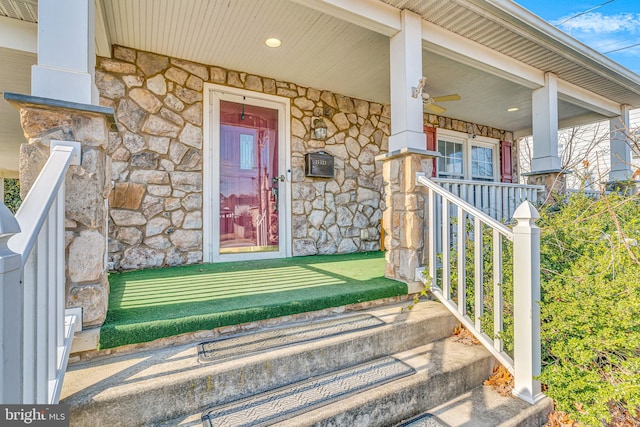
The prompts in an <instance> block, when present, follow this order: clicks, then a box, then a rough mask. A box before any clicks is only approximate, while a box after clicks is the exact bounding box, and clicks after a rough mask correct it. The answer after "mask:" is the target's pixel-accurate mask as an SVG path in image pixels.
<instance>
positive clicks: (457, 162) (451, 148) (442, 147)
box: [438, 139, 464, 179]
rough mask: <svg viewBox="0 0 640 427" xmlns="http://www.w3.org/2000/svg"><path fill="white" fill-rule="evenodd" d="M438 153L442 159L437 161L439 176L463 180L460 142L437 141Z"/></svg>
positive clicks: (462, 158)
mask: <svg viewBox="0 0 640 427" xmlns="http://www.w3.org/2000/svg"><path fill="white" fill-rule="evenodd" d="M438 151H439V152H440V154H442V157H440V158H439V159H438V170H439V171H440V176H443V177H445V176H446V177H447V178H458V179H463V178H464V151H463V144H462V143H460V142H453V141H446V140H441V139H439V140H438Z"/></svg>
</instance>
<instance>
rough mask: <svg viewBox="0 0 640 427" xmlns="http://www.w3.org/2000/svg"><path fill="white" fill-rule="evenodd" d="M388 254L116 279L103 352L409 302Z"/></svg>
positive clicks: (103, 330)
mask: <svg viewBox="0 0 640 427" xmlns="http://www.w3.org/2000/svg"><path fill="white" fill-rule="evenodd" d="M384 267H385V260H384V252H362V253H355V254H344V255H316V256H309V257H295V258H286V259H275V260H262V261H241V262H233V263H216V264H198V265H190V266H183V267H170V268H161V269H151V270H140V271H131V272H125V273H112V274H110V275H109V284H110V286H111V293H110V297H109V310H108V312H107V319H106V321H105V323H104V325H103V326H102V328H101V330H100V341H99V348H100V349H105V348H112V347H117V346H122V345H127V344H137V343H143V342H149V341H153V340H156V339H159V338H164V337H170V336H174V335H179V334H184V333H188V332H196V331H201V330H211V329H214V328H219V327H222V326H229V325H238V324H242V323H247V322H254V321H258V320H264V319H271V318H274V317H280V316H287V315H292V314H298V313H305V312H310V311H316V310H322V309H326V308H331V307H340V306H344V305H348V304H356V303H361V302H364V301H373V300H377V299H381V298H389V297H395V296H399V295H406V294H407V292H408V290H407V285H406V284H404V283H401V282H397V281H395V280H391V279H387V278H385V277H384Z"/></svg>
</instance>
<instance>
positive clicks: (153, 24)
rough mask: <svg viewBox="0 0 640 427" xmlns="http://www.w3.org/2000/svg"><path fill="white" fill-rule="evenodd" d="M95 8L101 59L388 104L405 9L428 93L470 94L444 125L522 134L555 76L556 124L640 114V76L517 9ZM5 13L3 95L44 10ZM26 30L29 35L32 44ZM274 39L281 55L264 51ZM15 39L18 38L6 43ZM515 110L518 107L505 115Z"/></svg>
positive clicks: (492, 5)
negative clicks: (246, 76)
mask: <svg viewBox="0 0 640 427" xmlns="http://www.w3.org/2000/svg"><path fill="white" fill-rule="evenodd" d="M94 1H95V6H96V7H95V12H96V23H95V30H96V51H97V52H98V55H101V56H105V55H109V53H110V51H111V46H112V45H113V44H118V45H123V46H129V47H133V48H136V49H140V50H147V51H151V52H155V53H159V54H164V55H168V56H172V57H177V58H183V59H187V60H191V61H194V62H200V63H203V64H207V65H217V66H221V67H225V68H229V69H234V70H238V71H243V72H247V73H252V74H257V75H261V76H265V77H271V78H274V79H277V80H281V81H287V82H293V83H296V84H298V85H301V86H308V87H314V88H317V89H321V90H329V91H333V92H335V93H339V94H343V95H347V96H352V97H356V98H361V99H366V100H370V101H375V102H380V103H388V102H389V99H390V94H389V86H390V85H389V38H390V37H392V36H393V35H395V34H397V33H398V32H399V31H400V29H401V20H400V13H401V10H402V9H404V8H409V9H410V10H411V11H412V12H414V13H416V14H418V15H419V16H420V17H421V18H422V19H423V37H422V38H423V70H422V72H423V74H424V75H426V76H427V78H428V82H427V85H428V88H427V89H428V91H429V93H430V94H431V95H432V96H439V95H445V94H449V93H459V94H460V95H461V96H462V101H459V102H450V103H447V104H443V106H445V107H446V108H447V109H448V110H447V112H446V113H445V114H444V115H445V116H448V117H451V118H454V119H459V120H465V121H469V122H474V123H478V124H482V125H487V126H492V127H496V128H501V129H505V130H511V131H514V132H515V133H516V135H526V134H528V133H530V131H531V117H532V111H531V93H532V90H535V89H537V88H540V87H542V85H543V84H544V75H545V73H547V72H551V73H554V74H555V75H556V76H557V78H558V91H559V94H558V99H559V108H558V110H559V120H560V127H564V126H574V125H580V124H585V123H592V122H594V121H598V120H603V119H607V118H609V117H615V116H617V115H618V114H619V112H620V109H621V107H622V106H623V105H628V106H630V107H632V108H636V107H640V77H639V76H638V75H636V74H634V73H633V72H631V71H629V70H627V69H625V68H624V67H622V66H620V65H619V64H617V63H615V62H614V61H611V60H610V59H608V58H606V57H605V56H603V55H601V54H599V53H598V52H596V51H594V50H593V49H591V48H589V47H588V46H585V45H584V44H582V43H580V42H578V41H577V40H575V39H573V38H571V37H570V36H568V35H566V34H564V33H563V32H562V31H560V30H558V29H557V28H555V27H553V26H552V25H550V24H548V23H546V22H545V21H543V20H542V19H540V18H539V17H537V16H535V15H534V14H532V13H530V12H529V11H527V10H526V9H524V8H522V7H520V6H519V5H517V4H516V3H514V2H512V1H511V0H414V1H411V2H407V1H406V0H270V1H268V2H256V1H254V0H234V1H231V2H230V1H227V0H224V1H223V0H211V1H206V2H193V1H190V0H94ZM2 4H3V5H4V4H14V5H15V7H14V12H15V15H16V16H12V15H11V14H10V13H8V12H6V11H5V12H2V10H0V12H2V13H0V14H4V15H6V16H7V17H5V18H4V20H8V22H9V21H11V22H10V25H9V26H5V25H0V46H4V47H5V48H6V47H7V45H10V46H13V47H11V48H10V49H11V50H10V52H11V53H13V54H18V55H22V62H21V64H23V65H21V66H20V67H21V68H20V70H21V73H22V79H23V83H22V86H21V87H16V85H12V86H10V87H7V86H6V82H7V80H6V78H5V75H4V73H7V72H8V71H7V70H5V71H3V70H1V69H0V74H2V84H3V87H2V91H12V92H20V91H24V88H25V87H26V88H28V87H29V83H28V80H29V75H28V74H29V72H28V71H27V72H25V69H26V67H25V66H24V63H25V62H29V61H31V63H33V61H34V59H35V55H34V53H33V51H34V50H35V48H34V45H35V41H34V36H33V35H34V34H35V33H36V31H35V24H34V23H29V22H28V20H29V19H31V18H29V17H30V16H31V17H32V18H33V16H37V13H35V12H37V2H36V1H35V0H5V1H4V2H3V3H2ZM12 13H13V12H12ZM34 13H35V14H34ZM17 14H22V16H17ZM34 20H35V19H32V21H34ZM3 22H4V21H3ZM7 29H9V30H7ZM20 31H26V34H30V36H29V37H27V38H26V39H24V40H23V41H22V42H24V43H25V45H20V44H19V42H20V40H19V39H20V38H19V37H16V34H18V33H19V32H20ZM3 32H4V34H5V36H3ZM274 35H276V36H278V37H280V38H281V39H282V40H283V44H282V47H280V48H278V49H270V48H267V47H265V46H264V40H265V39H266V38H267V37H270V36H274ZM7 37H9V38H11V37H12V38H13V41H11V42H4V43H3V42H2V40H9V39H8V38H7ZM2 52H4V53H6V52H7V51H6V50H3V51H2ZM2 52H0V53H2ZM25 82H26V83H25ZM26 92H28V90H27V91H26ZM511 106H517V107H518V108H519V110H518V111H517V112H515V113H509V112H507V111H506V110H507V108H508V107H511ZM9 108H10V107H9ZM11 113H12V114H15V111H12V112H11ZM18 127H19V126H18ZM18 138H21V136H19V135H18ZM4 143H5V141H4V140H3V141H0V145H3V144H4ZM0 168H2V166H0Z"/></svg>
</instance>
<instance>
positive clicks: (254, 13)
mask: <svg viewBox="0 0 640 427" xmlns="http://www.w3.org/2000/svg"><path fill="white" fill-rule="evenodd" d="M12 4H16V5H18V4H20V5H22V6H24V8H25V10H28V11H29V10H30V11H31V12H33V13H32V14H31V17H30V18H28V14H27V15H25V16H23V17H21V18H20V19H21V21H20V23H19V24H18V23H16V22H10V21H14V20H16V18H15V17H11V19H10V18H7V19H8V21H7V22H8V23H10V24H11V25H9V26H7V27H5V28H7V29H10V30H13V32H12V34H14V35H15V34H19V32H20V31H26V32H27V33H28V34H31V36H33V37H31V38H26V39H25V38H17V37H14V38H7V39H6V40H8V41H7V42H6V44H7V46H5V47H4V48H3V49H8V50H12V51H11V52H5V53H7V54H8V53H14V52H13V50H17V51H19V52H18V56H19V57H20V58H21V59H22V60H23V62H22V66H23V67H24V69H27V70H28V65H25V64H26V63H28V62H29V59H31V61H32V62H33V64H34V66H33V69H32V71H31V72H23V73H21V76H20V77H22V79H20V78H18V77H16V78H15V81H16V82H18V80H20V81H21V83H22V84H23V85H24V79H25V78H30V80H31V82H30V87H31V90H30V95H27V96H20V95H15V94H14V95H11V94H8V93H6V92H10V91H5V98H7V99H9V100H10V101H11V102H12V103H13V104H14V106H15V107H16V109H17V110H18V111H19V114H18V113H17V112H16V111H14V110H10V109H7V111H5V113H6V116H4V117H7V118H8V119H7V120H9V121H11V122H12V123H14V124H15V123H18V122H20V121H21V123H22V128H21V129H16V126H14V128H13V129H14V132H13V133H11V134H10V135H7V136H6V138H5V139H3V140H2V141H0V147H7V150H9V151H8V152H11V153H12V155H8V156H3V157H2V160H3V161H6V162H7V165H5V166H0V167H1V168H3V169H5V170H8V171H14V172H15V171H17V170H18V169H20V171H19V173H20V177H21V181H22V183H23V188H24V191H25V193H26V191H27V190H28V189H29V187H31V186H32V184H33V183H34V182H35V179H36V176H37V175H38V172H39V170H40V168H41V167H42V165H43V164H44V163H45V161H46V159H47V158H48V157H49V152H50V151H51V152H53V151H55V150H53V149H52V147H54V146H55V145H56V144H55V143H54V141H58V140H63V141H67V140H71V141H73V142H78V143H80V144H81V148H78V147H77V146H76V147H74V148H73V150H74V153H73V154H69V153H67V154H69V155H73V156H74V158H75V160H76V161H78V162H80V163H79V164H78V165H76V166H73V167H72V169H70V173H69V177H68V182H69V186H68V188H67V190H66V191H67V193H66V194H67V197H66V200H65V194H64V192H63V193H61V199H62V201H60V200H58V201H56V202H55V203H58V204H57V205H56V206H57V209H58V210H59V211H58V216H57V217H56V219H55V224H56V225H55V227H56V230H57V231H56V232H57V233H58V235H57V238H56V244H57V245H58V246H56V248H57V250H58V251H59V252H60V253H61V254H64V255H65V257H64V259H56V260H55V262H56V263H57V267H56V268H58V271H57V272H56V280H55V282H56V286H57V287H59V288H60V289H59V290H61V294H62V295H63V297H62V299H61V301H62V305H63V306H65V305H66V306H68V307H76V308H81V309H82V319H83V324H84V327H85V328H86V329H87V330H91V329H96V328H97V327H99V326H100V325H102V324H103V322H104V321H105V319H106V318H107V317H108V314H107V313H108V300H109V284H108V281H107V271H108V270H120V269H125V270H129V269H136V270H144V269H146V268H155V267H164V266H172V267H173V266H179V265H186V264H199V263H201V262H211V261H215V262H224V261H230V260H239V259H243V258H247V257H252V258H264V259H269V261H268V262H269V263H277V262H278V258H284V259H286V258H291V257H296V256H303V255H318V254H333V253H349V252H358V251H370V250H375V249H378V248H379V246H378V242H379V233H381V231H382V230H381V229H380V228H379V220H380V219H382V221H383V225H382V229H383V230H384V234H385V247H386V248H387V250H388V251H387V253H386V255H385V256H386V258H385V275H386V277H388V278H392V279H396V280H400V281H402V282H405V283H407V284H408V285H409V286H411V288H410V289H411V291H415V290H416V289H418V290H419V289H422V286H423V285H422V283H421V280H420V279H421V278H420V277H419V276H418V275H416V271H417V270H418V269H421V268H424V267H425V266H426V267H428V268H431V269H435V263H436V259H437V249H436V247H437V244H435V243H430V242H433V236H434V234H435V230H436V226H437V225H442V224H445V227H443V230H444V231H443V232H442V233H441V234H442V236H446V235H447V230H446V228H447V226H448V225H449V222H448V221H449V220H448V218H449V213H448V211H447V210H446V209H445V208H442V209H440V210H439V212H440V215H441V221H440V222H441V224H436V222H437V221H436V220H435V218H436V214H435V213H433V212H434V211H433V209H434V205H435V203H436V202H435V201H434V200H435V199H434V198H432V199H431V201H429V199H428V198H427V195H426V191H424V190H420V189H417V188H416V187H417V186H418V178H417V177H419V176H421V177H422V178H424V176H426V177H432V178H437V179H440V180H441V182H442V183H443V185H450V186H451V187H450V188H454V187H455V188H458V189H459V191H460V193H459V194H458V195H460V196H462V195H463V191H466V194H467V195H468V196H469V199H468V200H467V201H471V200H474V201H473V203H474V204H475V199H477V200H479V201H478V204H479V205H482V203H485V202H486V206H485V207H487V208H489V209H491V210H493V211H494V213H495V212H497V211H495V210H496V209H497V207H498V205H499V206H501V207H505V206H506V205H507V204H509V205H510V206H511V208H509V209H510V211H509V212H510V213H511V214H512V213H513V211H514V210H515V209H514V207H515V201H512V200H511V196H510V194H511V193H510V192H511V191H512V190H513V191H512V193H514V194H515V190H516V189H517V190H518V191H520V190H522V192H521V193H519V194H521V195H520V196H518V197H520V199H519V200H518V201H522V200H523V199H527V200H533V198H534V196H533V194H534V193H535V194H536V196H535V197H537V189H538V188H539V187H538V188H537V187H524V186H522V185H519V184H518V182H519V181H520V176H519V175H520V174H519V169H518V166H517V146H516V145H514V143H515V142H516V141H517V138H518V137H519V136H524V135H530V134H533V136H534V158H533V163H532V165H533V171H532V173H531V177H530V178H529V179H530V180H531V181H532V183H535V184H538V185H544V186H545V190H546V191H550V190H552V189H554V188H555V186H556V184H557V183H560V184H561V182H562V176H563V174H564V171H562V170H559V161H558V159H559V155H558V141H557V129H558V128H559V127H564V126H572V125H580V124H585V123H591V122H593V121H597V120H603V119H605V120H610V123H611V133H612V138H611V153H612V154H611V156H612V157H611V159H612V164H613V165H614V168H613V169H612V174H611V175H610V179H612V180H613V179H626V178H628V177H630V167H629V162H627V161H626V159H628V157H629V149H628V145H627V144H626V141H625V139H626V135H625V134H624V127H625V125H628V111H629V108H630V106H631V107H633V106H638V105H640V82H639V81H638V77H637V76H635V75H633V74H632V73H630V72H628V71H627V70H625V69H623V68H622V67H620V66H619V65H617V64H615V63H613V62H611V61H609V60H608V59H607V58H605V57H602V56H600V55H598V54H596V53H595V52H593V51H591V50H590V49H589V48H587V47H585V46H583V45H580V44H578V43H577V42H575V41H574V40H572V39H570V38H569V37H567V36H566V35H564V34H562V33H560V32H559V31H558V30H557V29H555V28H553V27H551V26H550V25H548V24H547V23H545V22H543V21H541V20H540V19H538V18H537V17H535V16H534V15H532V14H530V13H529V12H528V11H526V10H525V9H523V8H521V7H519V6H518V5H517V4H515V3H513V2H511V1H504V0H491V1H470V2H462V1H460V2H458V1H455V2H451V1H438V0H425V1H422V2H415V3H413V4H412V5H409V6H407V5H406V2H403V1H394V0H385V1H374V0H356V1H349V2H342V1H337V0H336V1H334V0H314V1H306V0H295V1H289V0H277V1H270V2H255V1H250V0H240V1H233V2H223V1H213V2H197V3H195V4H194V3H193V2H188V1H153V0H148V1H145V0H140V1H137V2H130V1H127V0H121V1H120V0H98V1H95V2H94V1H87V0H67V1H66V3H65V6H66V7H64V8H63V7H60V5H59V4H58V3H56V4H55V5H53V4H52V3H51V2H50V3H44V2H43V4H39V5H36V3H35V2H34V1H21V0H13V2H12ZM17 9H19V8H17ZM17 9H16V10H17ZM36 21H37V25H36ZM29 22H31V23H30V24H29ZM9 32H10V33H11V31H9ZM36 33H37V34H38V37H39V39H38V44H37V47H36V45H35V42H34V40H35V34H36ZM273 37H277V38H278V39H279V40H280V42H281V45H280V47H278V48H270V47H268V46H266V45H265V43H264V42H265V39H267V38H273ZM18 39H20V40H21V43H18V41H17V40H18ZM25 40H27V42H26V43H24V41H25ZM29 40H30V42H29ZM36 54H37V55H36ZM423 76H426V79H423ZM16 87H18V86H16ZM22 87H24V86H22ZM14 90H15V91H20V90H21V89H14ZM21 91H22V92H25V90H24V89H22V90H21ZM26 92H29V91H28V90H27V91H26ZM456 99H458V100H457V101H456ZM445 101H446V104H445V103H444V102H445ZM224 102H229V103H235V106H234V108H241V110H239V111H240V112H237V111H235V110H233V111H234V114H235V113H237V114H235V115H236V116H237V115H240V117H242V118H243V119H244V117H243V116H244V114H245V104H246V105H247V106H251V107H264V108H271V109H272V110H273V111H276V113H275V115H277V117H278V122H277V123H278V124H277V126H278V127H277V129H276V128H273V129H271V128H270V129H269V132H272V133H269V132H267V133H263V134H260V133H259V132H258V131H259V130H260V129H258V130H256V131H255V132H254V134H255V135H256V138H255V140H256V141H257V140H258V139H259V140H260V141H262V143H263V144H266V142H265V141H266V140H267V139H270V138H271V139H270V140H272V139H273V137H271V135H275V134H276V133H277V134H278V135H279V136H278V138H281V142H282V144H281V145H280V146H279V148H278V149H279V150H281V151H279V152H278V155H277V156H275V155H274V154H273V153H275V150H274V151H272V152H270V153H271V154H270V156H271V157H270V158H271V159H272V163H276V162H275V161H273V160H274V159H275V158H276V157H277V159H278V162H280V163H279V164H278V167H279V169H277V172H269V175H268V176H267V174H265V173H264V172H263V170H260V171H259V172H258V174H257V175H256V181H257V182H259V184H257V185H256V187H259V190H260V191H261V192H262V194H261V196H260V197H259V198H258V199H256V200H258V202H255V201H253V202H246V203H244V202H243V203H237V204H234V205H233V210H236V207H237V206H240V205H242V208H241V209H240V208H239V209H237V210H238V212H234V213H233V215H235V216H237V217H240V216H241V214H242V213H249V215H251V212H252V210H258V209H257V206H260V215H256V216H259V217H264V215H263V214H264V211H265V210H270V211H271V212H273V211H277V212H279V213H280V215H279V221H281V222H279V223H278V224H277V226H274V227H273V229H274V230H275V232H273V233H272V235H274V234H276V233H279V234H278V239H275V238H273V237H272V235H270V237H269V239H267V240H268V243H269V244H267V245H264V244H260V243H259V242H258V241H257V240H258V239H257V237H256V243H255V245H253V246H255V247H258V249H260V248H264V247H267V246H268V247H269V250H268V251H260V250H258V251H255V252H259V253H258V254H257V255H256V254H255V253H252V252H251V251H247V252H242V251H236V252H229V251H227V252H225V250H223V249H225V247H224V245H223V244H222V243H223V242H222V240H223V239H222V238H223V237H225V236H227V235H229V234H233V235H234V236H240V235H241V236H242V238H243V239H245V240H249V239H253V237H254V236H257V235H258V234H259V233H258V232H257V231H256V230H257V227H254V228H252V229H251V230H250V231H247V230H246V229H244V228H243V229H240V227H244V225H243V224H241V223H240V221H239V220H238V222H237V223H235V222H234V223H233V224H232V225H229V224H226V225H225V224H224V223H223V224H221V223H220V221H221V220H220V218H222V217H223V214H224V212H223V211H224V208H225V207H229V206H231V204H230V203H229V202H228V201H229V200H231V199H232V198H231V197H230V196H229V195H227V194H223V193H224V192H223V191H221V186H220V183H221V182H222V180H221V177H220V170H221V169H222V167H223V165H222V164H221V162H220V158H221V157H222V156H221V155H220V154H221V152H222V151H221V145H220V144H221V143H220V141H221V140H222V139H223V138H222V137H221V136H220V135H221V134H222V133H221V132H222V131H221V129H222V127H223V126H225V125H229V123H224V122H223V121H222V120H220V118H221V111H223V109H222V108H221V107H220V106H221V105H223V104H224ZM251 102H253V104H251ZM265 106H266V107H265ZM3 114H4V113H3ZM322 129H324V133H323V132H322ZM276 131H277V132H276ZM21 134H24V135H25V136H26V137H27V138H28V140H29V141H28V143H27V144H22V145H20V143H21V142H23V136H22V135H21ZM247 135H248V134H247ZM252 135H253V134H252ZM257 135H262V138H257ZM265 135H269V136H270V138H265ZM239 141H242V139H239ZM244 141H245V142H247V144H246V146H247V147H248V146H250V145H251V144H253V142H254V140H253V139H251V138H245V139H244ZM63 145H64V144H63ZM258 145H259V143H258ZM449 148H451V151H448V150H449ZM260 149H264V146H263V147H260ZM67 151H69V150H67ZM267 151H268V150H267ZM320 151H323V152H325V154H326V153H329V154H330V155H331V156H332V157H333V158H334V160H335V168H334V170H333V171H332V172H333V174H332V175H331V176H329V175H327V176H321V177H317V176H313V174H309V173H308V168H307V167H306V165H305V159H306V155H307V154H310V153H317V152H320ZM18 152H21V155H22V159H23V161H22V163H19V162H18V161H17V157H18ZM257 153H258V152H255V153H254V154H255V156H254V155H253V154H247V155H246V156H245V157H244V159H243V157H242V155H238V156H237V157H238V159H236V160H239V163H241V164H243V166H244V167H243V166H241V167H240V169H242V170H243V171H248V170H250V169H261V167H260V166H261V163H260V162H259V161H258V160H257V159H258V158H259V157H260V155H258V154H257ZM480 154H483V155H484V156H485V157H479V156H480ZM231 157H232V156H230V157H229V158H231ZM69 160H70V159H67V164H66V167H68V165H69ZM256 164H257V165H258V166H257V167H256V166H255V165H256ZM18 166H20V167H18ZM61 170H62V169H61ZM64 173H66V169H64V170H63V172H62V175H64ZM243 173H244V172H243ZM247 173H248V172H247ZM418 174H423V175H418ZM249 179H251V178H249ZM451 179H454V180H458V181H459V185H456V183H453V184H451V182H450V181H449V180H451ZM57 180H58V181H57V182H58V185H60V182H61V181H62V176H58V177H57ZM474 182H475V183H474ZM479 182H483V183H484V182H486V183H489V184H484V187H483V186H482V185H481V184H478V183H479ZM497 182H501V183H500V184H493V183H497ZM267 185H268V188H267ZM63 188H64V186H63ZM463 189H464V190H463ZM274 190H275V191H274ZM503 190H505V191H503ZM530 190H531V191H530ZM56 191H57V190H56ZM433 191H435V190H433ZM484 192H486V198H483V197H484V196H483V194H484ZM499 194H502V197H499V196H498V195H499ZM523 194H524V195H523ZM471 196H473V197H471ZM476 196H478V197H476ZM267 197H269V199H268V200H267ZM433 197H435V196H433ZM447 197H449V196H448V195H447V196H445V198H447ZM463 198H464V197H463ZM52 199H53V196H52ZM236 199H238V200H239V199H241V198H240V197H237V198H236ZM482 200H485V202H483V201H482ZM457 202H459V201H458V200H457V199H452V198H450V197H449V198H447V202H443V205H442V206H444V207H446V206H448V203H452V204H454V203H457ZM64 203H66V204H67V206H66V208H65V206H64ZM227 205H228V206H227ZM250 205H251V206H250ZM476 207H480V208H482V206H476ZM427 208H429V209H432V210H431V211H430V212H431V214H430V216H429V215H426V214H425V212H426V211H427V210H426V209H427ZM65 209H66V211H65ZM229 209H230V210H231V207H229ZM240 211H242V212H240ZM465 212H468V211H465ZM464 215H466V213H465V214H464ZM471 215H472V216H474V217H475V218H476V219H477V220H478V221H480V220H479V218H480V215H478V214H477V213H476V212H475V211H474V212H472V213H471ZM492 215H493V213H492ZM495 215H496V216H495V217H494V218H498V219H499V220H504V219H506V218H509V217H510V216H511V215H504V214H502V213H501V212H497V213H495ZM245 216H246V214H245ZM19 218H25V215H19ZM442 218H447V219H446V220H442ZM459 218H463V214H462V213H461V214H459ZM533 219H535V218H534V215H533V214H532V216H531V217H528V220H530V221H529V222H530V223H531V224H529V225H532V223H533ZM429 221H431V222H429ZM483 221H484V219H483ZM488 222H491V221H488ZM491 223H492V224H493V222H491ZM263 224H264V223H263ZM460 224H463V222H462V220H461V221H460ZM269 225H271V224H269ZM21 226H22V227H23V228H24V224H21ZM52 229H53V226H52ZM223 229H224V230H226V231H228V232H227V233H223V232H222V231H221V230H223ZM231 230H233V233H232V232H231ZM10 231H11V232H12V233H17V231H16V230H15V228H13V229H11V230H10ZM45 232H48V231H45ZM481 232H482V231H480V233H481ZM52 233H53V232H52ZM462 234H463V233H462V232H461V233H459V235H462ZM9 237H11V236H10V235H9V234H7V237H6V238H7V239H9ZM225 238H226V237H225ZM29 239H30V241H31V242H32V243H33V241H35V240H36V239H37V237H36V236H34V235H32V236H30V237H29ZM43 239H44V237H43ZM229 240H231V239H229ZM276 240H277V242H278V248H277V250H272V249H273V248H272V247H273V246H275V244H273V243H274V242H275V241H276ZM428 242H429V243H428ZM242 243H243V244H246V243H247V242H246V241H243V242H242ZM429 245H433V247H431V248H429V247H428V246H429ZM11 248H12V249H15V247H14V246H12V247H11ZM16 252H17V251H16ZM496 252H498V251H496ZM22 255H24V256H25V257H26V256H27V255H28V254H22ZM41 259H43V258H41ZM23 261H26V260H23ZM265 262H266V261H265ZM427 264H429V265H427ZM498 264H499V263H498ZM432 279H435V275H432ZM534 282H535V280H534ZM534 284H535V283H534ZM406 292H409V291H406ZM529 302H530V303H531V301H529ZM532 304H535V299H534V300H533V303H532ZM529 305H531V304H529ZM58 309H59V307H58ZM32 323H33V322H31V323H29V325H28V326H30V327H33V325H32ZM36 329H37V328H36ZM34 334H35V332H34ZM534 341H535V340H534ZM534 346H535V343H534ZM529 380H530V379H529ZM530 397H531V396H530ZM534 397H535V396H534Z"/></svg>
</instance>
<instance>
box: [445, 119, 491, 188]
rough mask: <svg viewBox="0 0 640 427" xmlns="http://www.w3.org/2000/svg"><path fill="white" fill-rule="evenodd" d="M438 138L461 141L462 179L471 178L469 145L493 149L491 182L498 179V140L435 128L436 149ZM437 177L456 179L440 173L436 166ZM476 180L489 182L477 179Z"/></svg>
mask: <svg viewBox="0 0 640 427" xmlns="http://www.w3.org/2000/svg"><path fill="white" fill-rule="evenodd" d="M440 140H444V141H449V142H456V143H462V149H463V153H464V154H463V169H464V170H463V174H464V178H463V179H464V180H469V181H471V180H473V177H472V175H471V147H472V146H476V147H487V148H491V149H493V182H499V181H500V140H499V139H495V138H488V137H485V136H478V135H475V134H468V133H463V132H457V131H453V130H447V129H440V128H437V129H436V149H437V148H438V143H439V141H440ZM438 178H444V179H458V178H455V177H449V176H446V175H444V176H443V175H441V173H440V169H439V168H438ZM478 182H489V181H483V180H478Z"/></svg>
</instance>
